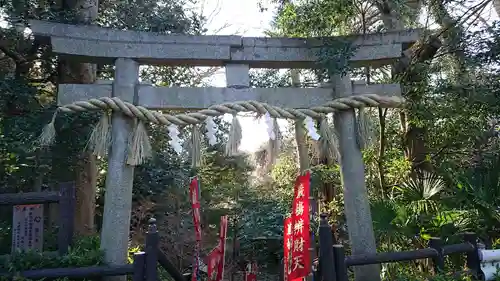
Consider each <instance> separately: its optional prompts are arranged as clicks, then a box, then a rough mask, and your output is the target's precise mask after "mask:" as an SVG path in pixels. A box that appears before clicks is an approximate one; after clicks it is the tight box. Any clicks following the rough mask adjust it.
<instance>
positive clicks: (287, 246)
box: [283, 217, 292, 281]
mask: <svg viewBox="0 0 500 281" xmlns="http://www.w3.org/2000/svg"><path fill="white" fill-rule="evenodd" d="M283 224H284V228H285V229H284V230H283V244H284V245H283V278H284V279H285V280H284V281H289V280H288V274H289V271H288V268H289V267H290V266H289V265H290V262H291V261H292V256H291V254H292V251H291V248H292V218H291V217H290V218H286V219H285V221H284V222H283Z"/></svg>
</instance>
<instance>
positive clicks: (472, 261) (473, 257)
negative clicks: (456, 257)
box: [464, 232, 482, 280]
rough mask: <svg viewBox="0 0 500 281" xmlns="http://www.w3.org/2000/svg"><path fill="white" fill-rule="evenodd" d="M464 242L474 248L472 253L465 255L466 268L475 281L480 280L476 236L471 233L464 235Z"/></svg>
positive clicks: (479, 262) (479, 261)
mask: <svg viewBox="0 0 500 281" xmlns="http://www.w3.org/2000/svg"><path fill="white" fill-rule="evenodd" d="M464 241H465V242H467V243H469V244H471V245H472V247H474V250H473V251H472V252H469V253H467V267H468V268H469V270H470V271H471V273H472V276H474V277H475V278H476V279H477V280H482V276H481V260H480V259H479V247H478V246H477V235H476V234H475V233H473V232H466V233H464Z"/></svg>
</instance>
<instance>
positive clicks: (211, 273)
mask: <svg viewBox="0 0 500 281" xmlns="http://www.w3.org/2000/svg"><path fill="white" fill-rule="evenodd" d="M226 236H227V216H222V217H221V218H220V231H219V243H218V244H217V246H216V247H215V248H214V249H213V250H212V251H211V252H210V253H209V254H208V258H207V259H208V262H207V263H208V270H207V271H208V280H209V281H222V278H223V277H224V265H225V264H224V260H225V255H226Z"/></svg>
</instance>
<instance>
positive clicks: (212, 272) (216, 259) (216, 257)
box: [207, 245, 222, 281]
mask: <svg viewBox="0 0 500 281" xmlns="http://www.w3.org/2000/svg"><path fill="white" fill-rule="evenodd" d="M221 256H222V255H221V251H220V247H219V245H217V247H215V248H214V249H213V250H212V251H211V252H210V253H209V254H208V256H207V265H208V266H207V267H208V268H207V273H208V280H209V281H215V280H216V279H217V272H218V270H217V269H218V268H219V263H220V261H221Z"/></svg>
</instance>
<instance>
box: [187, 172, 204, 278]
mask: <svg viewBox="0 0 500 281" xmlns="http://www.w3.org/2000/svg"><path fill="white" fill-rule="evenodd" d="M189 198H190V200H191V207H192V211H193V224H194V230H195V233H196V244H195V249H194V260H193V274H192V275H191V281H199V280H200V248H201V218H200V185H199V183H198V178H196V177H194V178H193V179H192V180H191V184H190V185H189Z"/></svg>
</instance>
